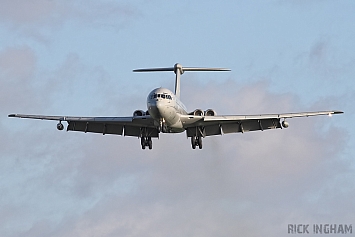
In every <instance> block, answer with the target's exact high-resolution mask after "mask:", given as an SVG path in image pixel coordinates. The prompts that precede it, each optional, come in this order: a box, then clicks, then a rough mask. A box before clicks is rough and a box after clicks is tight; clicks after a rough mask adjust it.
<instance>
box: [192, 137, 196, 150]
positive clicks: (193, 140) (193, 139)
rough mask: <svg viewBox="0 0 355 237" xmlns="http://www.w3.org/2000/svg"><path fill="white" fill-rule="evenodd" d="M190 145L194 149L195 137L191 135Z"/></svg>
mask: <svg viewBox="0 0 355 237" xmlns="http://www.w3.org/2000/svg"><path fill="white" fill-rule="evenodd" d="M191 146H192V149H196V137H191Z"/></svg>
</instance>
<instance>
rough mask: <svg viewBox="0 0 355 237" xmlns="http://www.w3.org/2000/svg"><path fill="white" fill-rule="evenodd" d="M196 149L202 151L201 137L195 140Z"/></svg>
mask: <svg viewBox="0 0 355 237" xmlns="http://www.w3.org/2000/svg"><path fill="white" fill-rule="evenodd" d="M197 143H198V148H199V149H202V137H198V138H197Z"/></svg>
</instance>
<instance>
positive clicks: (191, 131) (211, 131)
mask: <svg viewBox="0 0 355 237" xmlns="http://www.w3.org/2000/svg"><path fill="white" fill-rule="evenodd" d="M341 113H343V112H342V111H319V112H301V113H285V114H261V115H226V116H223V115H222V116H195V115H182V116H181V118H180V119H181V121H182V123H183V124H184V127H185V129H186V131H187V136H188V137H192V136H196V135H202V136H204V137H205V136H212V135H221V134H222V133H224V134H226V133H237V132H241V133H244V132H249V131H257V130H262V131H263V130H267V129H276V128H282V127H288V124H287V123H283V125H282V123H281V122H280V120H281V119H288V118H295V117H309V116H317V115H330V116H331V115H333V114H341Z"/></svg>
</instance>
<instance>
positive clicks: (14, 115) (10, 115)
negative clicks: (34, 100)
mask: <svg viewBox="0 0 355 237" xmlns="http://www.w3.org/2000/svg"><path fill="white" fill-rule="evenodd" d="M8 117H16V114H9V115H8Z"/></svg>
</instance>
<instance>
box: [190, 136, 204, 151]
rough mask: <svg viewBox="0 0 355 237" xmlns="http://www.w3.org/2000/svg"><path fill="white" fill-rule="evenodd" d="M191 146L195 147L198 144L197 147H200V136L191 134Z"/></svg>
mask: <svg viewBox="0 0 355 237" xmlns="http://www.w3.org/2000/svg"><path fill="white" fill-rule="evenodd" d="M191 146H192V149H196V146H198V148H199V149H202V137H200V136H192V137H191Z"/></svg>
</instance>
